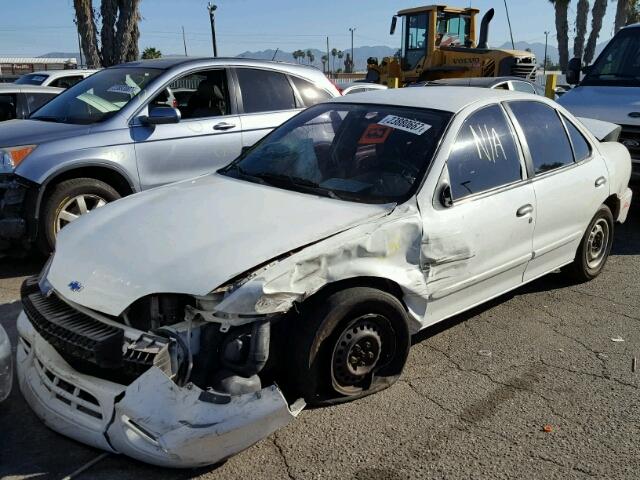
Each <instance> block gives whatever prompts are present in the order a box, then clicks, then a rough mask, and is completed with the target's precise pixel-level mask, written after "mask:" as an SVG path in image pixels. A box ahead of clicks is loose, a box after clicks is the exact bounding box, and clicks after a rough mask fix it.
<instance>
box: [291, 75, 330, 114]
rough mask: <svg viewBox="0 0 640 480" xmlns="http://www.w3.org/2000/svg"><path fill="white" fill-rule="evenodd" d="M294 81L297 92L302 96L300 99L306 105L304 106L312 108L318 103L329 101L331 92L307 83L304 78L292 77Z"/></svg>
mask: <svg viewBox="0 0 640 480" xmlns="http://www.w3.org/2000/svg"><path fill="white" fill-rule="evenodd" d="M290 78H291V80H292V81H293V84H294V85H295V86H296V90H298V93H299V94H300V98H301V99H302V102H303V103H304V105H303V106H305V107H310V106H311V105H315V104H316V103H320V102H324V101H325V100H329V99H330V98H331V95H330V94H329V92H327V91H325V90H323V89H321V88H318V87H316V86H315V85H314V84H313V83H311V82H307V81H306V80H303V79H302V78H298V77H294V76H291V77H290Z"/></svg>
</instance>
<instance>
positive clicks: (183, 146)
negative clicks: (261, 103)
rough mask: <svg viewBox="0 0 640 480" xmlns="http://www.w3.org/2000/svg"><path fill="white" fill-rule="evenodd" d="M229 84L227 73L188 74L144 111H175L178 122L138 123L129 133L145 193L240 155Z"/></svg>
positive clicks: (239, 128)
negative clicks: (170, 109) (162, 107)
mask: <svg viewBox="0 0 640 480" xmlns="http://www.w3.org/2000/svg"><path fill="white" fill-rule="evenodd" d="M229 84H230V76H229V75H228V71H227V70H225V69H208V70H201V71H198V72H196V73H192V74H189V75H187V76H185V77H182V78H180V79H177V80H176V81H174V82H173V83H172V84H171V85H170V86H169V89H168V90H164V91H163V92H161V93H160V94H158V95H157V96H156V97H155V98H153V99H152V100H151V101H150V102H149V104H148V105H147V107H146V109H147V112H146V114H148V110H151V109H153V108H155V107H159V106H173V107H176V108H177V109H178V110H180V113H181V120H180V121H179V122H178V123H172V124H166V125H144V124H143V123H142V122H140V121H139V117H138V118H136V119H134V121H133V125H132V126H131V135H132V138H133V140H134V145H135V149H136V158H137V161H138V171H139V174H140V183H141V185H142V188H143V189H147V188H152V187H156V186H158V185H163V184H165V183H170V182H174V181H177V180H181V179H185V178H191V177H195V176H198V175H201V174H204V173H209V172H213V171H215V170H216V169H218V168H220V167H222V166H224V165H226V164H227V163H229V162H230V161H231V160H233V159H234V158H236V157H237V156H238V155H240V151H241V149H242V131H241V126H240V118H239V116H238V114H237V110H236V105H235V98H234V95H233V91H234V89H233V88H229ZM144 112H145V110H143V114H144Z"/></svg>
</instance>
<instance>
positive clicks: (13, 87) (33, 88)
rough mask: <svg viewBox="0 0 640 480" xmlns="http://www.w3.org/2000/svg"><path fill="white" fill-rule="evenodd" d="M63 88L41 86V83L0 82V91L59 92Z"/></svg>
mask: <svg viewBox="0 0 640 480" xmlns="http://www.w3.org/2000/svg"><path fill="white" fill-rule="evenodd" d="M63 91H64V88H57V87H43V86H42V85H26V84H23V85H19V84H15V83H0V93H18V92H23V93H26V92H29V93H56V92H57V93H60V92H63Z"/></svg>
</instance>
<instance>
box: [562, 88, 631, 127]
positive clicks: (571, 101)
mask: <svg viewBox="0 0 640 480" xmlns="http://www.w3.org/2000/svg"><path fill="white" fill-rule="evenodd" d="M558 103H559V104H560V105H562V106H563V107H564V108H566V109H567V110H569V111H570V112H571V113H573V114H574V115H575V116H577V117H587V118H596V119H598V120H604V121H607V122H612V123H617V124H618V125H623V124H626V125H640V118H637V117H636V118H634V117H630V116H629V113H631V112H640V88H635V87H601V86H584V87H583V86H578V87H575V88H573V89H572V90H569V91H568V92H567V93H565V94H564V95H562V96H561V97H560V98H559V99H558Z"/></svg>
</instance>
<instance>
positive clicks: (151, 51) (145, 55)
mask: <svg viewBox="0 0 640 480" xmlns="http://www.w3.org/2000/svg"><path fill="white" fill-rule="evenodd" d="M160 57H162V52H161V51H160V50H158V49H157V48H155V47H147V48H145V49H144V50H143V52H142V59H143V60H148V59H150V58H160Z"/></svg>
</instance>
